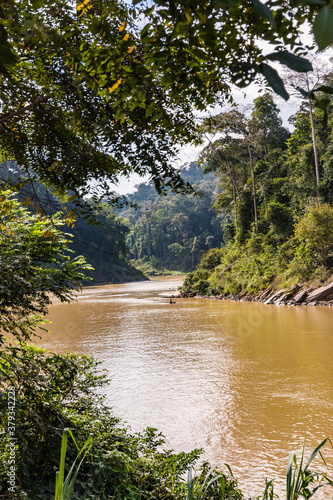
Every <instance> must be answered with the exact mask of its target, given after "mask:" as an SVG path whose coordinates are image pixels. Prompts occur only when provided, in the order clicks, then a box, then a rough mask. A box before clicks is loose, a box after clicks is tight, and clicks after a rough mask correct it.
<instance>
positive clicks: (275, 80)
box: [260, 64, 289, 101]
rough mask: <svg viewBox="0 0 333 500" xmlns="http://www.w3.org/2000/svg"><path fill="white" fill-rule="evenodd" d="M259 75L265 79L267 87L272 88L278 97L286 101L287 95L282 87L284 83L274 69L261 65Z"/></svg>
mask: <svg viewBox="0 0 333 500" xmlns="http://www.w3.org/2000/svg"><path fill="white" fill-rule="evenodd" d="M260 70H261V73H262V74H263V75H264V77H265V78H266V80H267V82H268V83H269V85H270V86H271V87H272V89H273V90H274V92H276V93H277V94H278V95H279V96H281V97H283V99H284V100H285V101H288V99H289V94H288V92H287V91H286V89H285V87H284V83H283V81H282V79H281V78H280V76H279V74H278V72H277V71H275V69H273V68H272V67H271V66H269V65H268V64H261V66H260Z"/></svg>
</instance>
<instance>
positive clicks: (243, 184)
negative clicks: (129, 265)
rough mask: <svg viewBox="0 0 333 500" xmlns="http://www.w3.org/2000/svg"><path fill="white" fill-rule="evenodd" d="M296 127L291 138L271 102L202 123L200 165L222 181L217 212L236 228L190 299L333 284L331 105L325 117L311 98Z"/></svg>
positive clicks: (200, 271) (203, 264) (197, 279)
mask: <svg viewBox="0 0 333 500" xmlns="http://www.w3.org/2000/svg"><path fill="white" fill-rule="evenodd" d="M326 78H330V75H328V76H326ZM311 115H312V116H311ZM290 123H291V124H292V125H293V131H292V132H291V133H290V132H289V131H288V130H287V129H286V128H284V127H283V126H282V121H281V119H280V117H279V110H278V107H277V105H276V104H275V103H274V101H273V99H272V97H271V96H270V95H269V94H264V95H262V96H261V97H258V98H257V99H256V100H255V101H254V103H253V107H252V111H251V115H250V116H249V117H247V116H245V115H244V114H243V113H242V112H241V111H240V110H238V109H237V108H236V109H232V111H229V112H226V113H222V114H220V115H218V116H216V117H214V118H212V119H210V120H206V122H205V123H204V125H203V131H204V133H206V134H207V137H209V138H210V140H209V142H208V144H207V146H206V147H205V148H204V149H203V151H202V152H201V155H200V159H199V163H200V164H201V165H202V167H203V170H204V172H215V173H216V174H217V176H218V177H219V180H220V181H219V182H220V188H221V194H220V195H219V196H218V197H217V199H216V201H215V204H214V207H215V209H216V210H217V212H219V211H222V210H224V211H227V212H228V213H229V216H230V217H231V218H232V223H231V224H229V225H228V231H227V233H225V234H224V241H223V245H222V247H219V246H218V245H216V248H213V249H210V250H208V252H207V253H205V254H204V255H203V256H202V259H201V261H200V263H199V265H198V267H197V269H196V270H195V271H194V272H192V273H190V274H188V275H187V277H186V280H185V283H184V286H183V291H184V292H191V293H199V294H205V295H228V294H233V295H237V294H243V293H253V292H258V291H260V290H264V289H266V288H270V289H272V290H274V289H275V290H276V289H282V288H286V289H287V290H290V289H293V290H297V287H298V286H299V285H301V286H308V287H310V286H312V287H313V286H321V285H322V284H324V283H327V282H329V281H331V279H332V273H333V118H332V99H331V100H330V101H329V103H328V107H327V114H326V112H324V111H322V110H321V109H320V108H319V107H317V108H315V109H312V103H311V100H310V99H307V98H306V96H305V98H304V100H303V102H302V104H301V106H300V109H299V110H298V112H297V113H296V114H295V115H294V116H292V117H291V118H290Z"/></svg>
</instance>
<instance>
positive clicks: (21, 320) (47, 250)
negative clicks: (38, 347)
mask: <svg viewBox="0 0 333 500" xmlns="http://www.w3.org/2000/svg"><path fill="white" fill-rule="evenodd" d="M0 225H1V233H0V242H1V244H0V273H1V285H0V331H1V334H2V335H3V334H4V333H10V334H12V335H15V336H17V337H18V338H22V339H27V338H29V337H30V335H31V331H32V330H33V329H34V328H35V327H36V326H37V324H38V323H40V322H41V321H42V317H43V315H44V314H45V313H46V311H47V308H48V306H49V304H50V303H51V299H50V294H51V293H52V294H54V295H55V297H57V298H58V299H60V300H61V301H62V302H64V301H67V302H68V301H70V300H71V299H72V298H73V297H74V291H75V289H76V290H78V289H79V288H80V287H81V283H82V280H84V279H85V273H84V271H86V270H89V269H91V266H90V265H88V264H86V261H85V259H84V258H83V257H82V256H77V257H74V258H72V259H71V258H70V253H71V251H70V250H68V248H67V245H68V243H69V241H70V240H69V238H70V235H69V234H67V233H63V232H62V231H61V229H60V228H61V227H62V226H63V225H64V220H63V219H62V218H61V213H58V214H56V215H55V216H54V217H52V218H48V217H43V216H40V215H39V214H35V215H31V214H30V213H29V212H28V210H27V209H26V208H25V207H24V206H22V205H21V204H20V203H19V202H18V201H17V200H15V198H14V195H13V194H11V193H10V192H8V191H5V192H1V193H0Z"/></svg>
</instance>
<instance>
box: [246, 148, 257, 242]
mask: <svg viewBox="0 0 333 500" xmlns="http://www.w3.org/2000/svg"><path fill="white" fill-rule="evenodd" d="M247 149H248V152H249V157H250V164H251V172H252V184H253V206H254V222H255V227H256V233H257V232H258V212H257V194H256V183H255V176H254V162H253V156H252V153H251V146H250V144H249V143H247Z"/></svg>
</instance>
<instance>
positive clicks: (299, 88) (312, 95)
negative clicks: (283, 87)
mask: <svg viewBox="0 0 333 500" xmlns="http://www.w3.org/2000/svg"><path fill="white" fill-rule="evenodd" d="M296 90H298V92H300V93H301V94H302V95H304V97H307V98H308V99H314V93H313V92H308V91H307V90H304V89H302V88H301V87H296Z"/></svg>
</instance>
